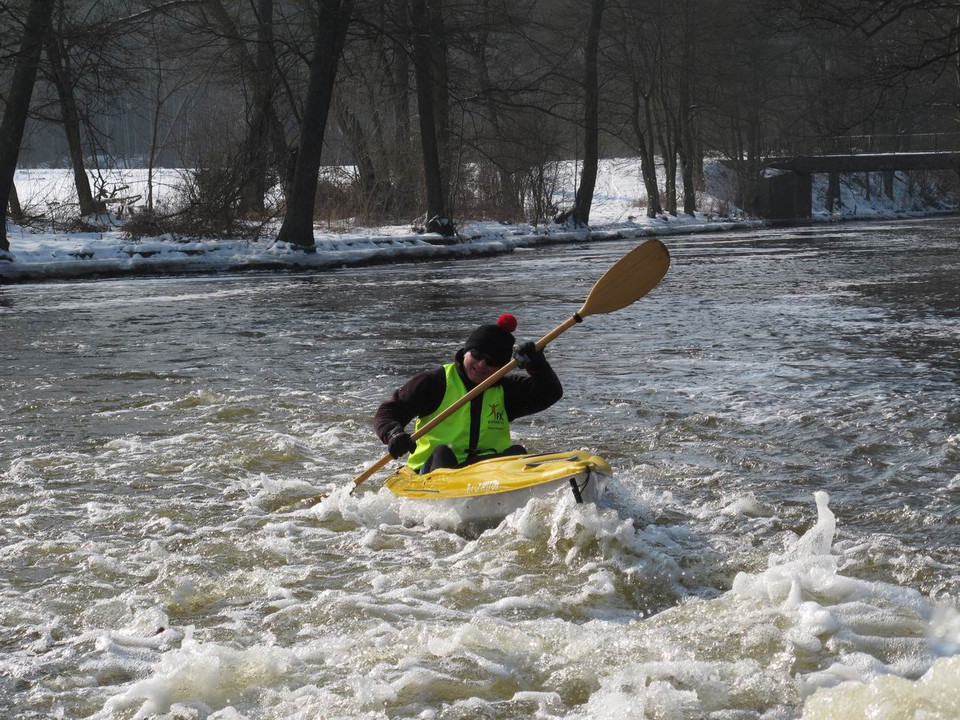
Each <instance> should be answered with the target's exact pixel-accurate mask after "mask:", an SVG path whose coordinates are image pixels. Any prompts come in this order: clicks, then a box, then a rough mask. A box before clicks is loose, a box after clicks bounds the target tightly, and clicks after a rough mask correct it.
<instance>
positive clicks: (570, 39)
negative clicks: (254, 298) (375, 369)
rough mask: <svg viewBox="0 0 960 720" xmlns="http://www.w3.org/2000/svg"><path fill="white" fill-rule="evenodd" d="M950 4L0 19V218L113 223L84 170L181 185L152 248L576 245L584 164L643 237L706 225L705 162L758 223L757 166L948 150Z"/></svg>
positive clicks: (528, 6) (46, 6) (631, 1)
mask: <svg viewBox="0 0 960 720" xmlns="http://www.w3.org/2000/svg"><path fill="white" fill-rule="evenodd" d="M954 5H955V4H954V3H942V2H934V1H933V0H931V1H929V2H924V1H923V0H911V1H909V2H908V1H907V0H470V1H469V2H466V1H464V0H244V2H229V1H228V0H0V93H2V103H3V104H2V109H3V120H2V127H0V205H2V211H3V213H4V220H5V218H6V213H7V212H8V211H9V212H10V214H11V217H12V218H13V219H14V220H22V219H23V218H22V213H23V209H22V208H21V207H20V205H19V203H18V201H17V193H16V188H15V186H14V184H13V176H14V170H15V168H16V166H17V164H18V162H19V165H20V166H22V167H30V166H41V165H47V166H57V167H70V168H72V169H73V170H74V177H75V181H76V187H77V197H78V201H79V216H90V215H95V214H97V213H99V212H102V211H103V210H104V205H103V202H104V197H103V196H104V189H103V188H102V187H98V183H97V182H96V180H95V181H94V184H93V186H92V187H91V182H90V178H91V177H93V178H94V179H96V177H97V171H98V170H103V169H110V168H113V167H145V168H148V170H149V171H151V172H152V171H153V170H154V169H156V168H158V167H163V166H165V167H181V168H190V169H191V170H192V172H191V173H190V177H189V181H188V183H187V185H188V187H187V189H186V192H185V193H184V195H183V200H182V203H181V205H180V206H178V207H176V208H160V207H155V203H154V199H153V195H152V192H149V191H148V194H147V197H146V198H144V199H143V205H142V207H141V209H140V211H139V215H138V218H137V221H138V222H140V223H141V224H142V226H143V227H145V228H148V229H149V228H151V227H156V228H158V229H159V228H161V227H162V226H163V224H164V223H165V222H166V223H170V222H174V221H175V222H177V223H181V227H185V228H187V230H188V231H190V232H194V233H209V234H216V233H217V232H222V231H227V230H229V231H231V232H236V229H237V228H238V227H240V226H242V225H243V224H244V223H256V222H257V221H262V220H264V219H265V218H272V217H277V218H282V219H283V222H282V226H281V229H280V232H279V237H280V239H282V240H288V241H290V242H292V243H295V244H298V245H301V246H304V247H310V246H312V244H313V222H314V220H315V219H317V218H331V217H354V218H361V219H364V220H366V221H370V222H377V221H386V220H404V221H409V220H410V219H412V218H416V217H419V218H421V221H420V222H421V224H422V225H423V226H424V227H426V228H427V229H428V230H431V231H437V232H440V233H443V234H452V233H453V230H454V227H455V223H454V219H455V218H458V217H461V218H462V217H490V218H497V219H501V220H505V221H517V220H521V219H526V220H529V221H534V222H542V221H549V220H558V221H568V222H573V223H576V224H586V223H588V222H589V217H590V205H591V202H592V195H593V188H594V183H595V180H596V172H597V162H598V159H599V158H601V157H604V156H618V155H619V156H623V155H629V156H638V157H639V158H640V159H641V166H642V171H643V180H644V183H645V187H646V189H647V196H648V205H647V212H648V214H649V215H650V216H655V215H657V214H660V213H662V212H669V213H678V212H693V211H694V209H695V208H696V202H697V190H698V188H701V187H702V182H703V174H702V173H703V161H704V158H705V157H721V158H725V159H727V160H730V161H732V164H733V166H734V167H736V168H737V177H738V182H739V191H738V197H737V198H736V202H737V204H738V205H740V206H741V207H744V208H746V209H748V210H749V209H751V206H752V203H753V198H754V197H755V185H756V183H757V180H758V178H759V176H760V171H761V168H762V163H763V159H764V158H765V157H767V156H769V155H770V154H773V153H782V152H790V151H791V150H792V149H795V148H797V147H802V144H803V143H804V142H806V141H809V140H810V139H811V138H819V137H825V136H835V135H861V134H862V135H876V134H903V133H925V132H945V131H952V130H953V129H954V124H955V122H956V121H957V118H958V116H957V106H958V100H960V70H958V67H960V64H958V37H960V25H958V23H960V20H958V14H957V11H956V8H955V7H954ZM569 159H575V160H578V161H579V163H578V167H579V168H580V177H579V181H578V191H577V194H576V199H575V201H574V203H573V204H572V205H571V207H567V208H557V207H554V206H553V205H552V198H553V190H554V189H555V187H556V183H557V167H558V166H557V161H559V160H569ZM345 164H347V165H350V166H353V167H354V168H355V171H354V172H353V173H352V174H351V175H349V177H347V178H331V177H329V175H328V174H327V173H326V172H321V170H322V168H324V167H334V166H341V165H345ZM658 168H659V169H660V171H661V178H663V177H665V180H661V182H658V180H657V177H658V176H657V169H658ZM278 189H279V192H278ZM5 228H6V222H4V223H2V224H0V232H2V233H3V234H2V236H0V250H8V249H9V247H8V244H7V241H6V230H5Z"/></svg>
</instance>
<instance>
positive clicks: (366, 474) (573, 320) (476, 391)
mask: <svg viewBox="0 0 960 720" xmlns="http://www.w3.org/2000/svg"><path fill="white" fill-rule="evenodd" d="M581 321H582V319H581V318H580V315H579V314H575V315H572V316H571V317H569V318H567V319H566V320H564V321H563V322H562V323H560V324H559V325H558V326H557V327H555V328H554V329H553V330H551V331H550V332H549V333H547V334H546V335H544V336H543V337H542V338H540V339H539V340H537V350H543V348H545V347H546V346H547V345H548V344H549V343H551V342H553V341H554V340H555V339H556V338H557V337H558V336H559V335H561V334H562V333H563V332H565V331H567V330H569V329H570V328H571V327H573V326H574V325H576V324H577V323H578V322H581ZM516 366H517V361H516V360H510V362H508V363H507V364H506V365H504V366H503V367H502V368H500V369H499V370H497V371H496V372H495V373H494V374H493V375H491V376H490V377H488V378H487V379H486V380H484V381H483V382H482V383H480V384H479V385H477V386H476V387H475V388H473V390H471V391H470V392H468V393H467V394H466V395H464V396H463V397H461V398H460V399H459V400H457V401H456V402H455V403H454V404H453V405H451V406H450V407H448V408H447V409H446V410H444V411H443V412H442V413H440V414H439V415H437V416H436V417H435V418H434V419H433V420H431V421H430V422H428V423H426V424H424V425H423V427H421V428H420V429H419V430H417V431H416V432H415V433H412V434H411V435H410V437H411V438H412V439H413V440H417V439H418V438H420V437H422V436H424V435H426V434H427V433H428V432H430V431H431V430H433V428H435V427H436V426H437V425H439V424H440V423H442V422H443V421H444V420H446V419H447V418H448V417H450V416H451V415H453V413H455V412H456V411H457V410H459V409H460V408H462V407H463V406H464V405H466V404H467V403H468V402H470V401H471V400H473V399H474V398H475V397H477V396H478V395H481V394H482V393H483V392H484V391H485V390H486V389H487V388H489V387H490V386H491V385H493V384H494V383H496V382H497V381H498V380H499V379H500V378H502V377H503V376H504V375H506V374H507V373H508V372H510V371H511V370H513V369H514V368H515V367H516ZM393 459H394V457H393V455H391V454H390V453H387V454H386V455H384V456H383V457H382V458H380V459H379V460H377V461H376V462H375V463H374V464H373V465H371V466H370V467H368V468H367V469H366V470H364V471H363V472H362V473H360V475H358V476H357V477H356V478H354V480H353V484H354V490H355V489H356V486H358V485H360V484H361V483H363V482H364V481H366V480H369V479H370V477H371V476H373V475H374V474H376V473H377V472H379V471H380V470H382V469H383V468H385V467H386V466H387V465H388V464H389V463H390V461H391V460H393ZM351 492H352V491H351Z"/></svg>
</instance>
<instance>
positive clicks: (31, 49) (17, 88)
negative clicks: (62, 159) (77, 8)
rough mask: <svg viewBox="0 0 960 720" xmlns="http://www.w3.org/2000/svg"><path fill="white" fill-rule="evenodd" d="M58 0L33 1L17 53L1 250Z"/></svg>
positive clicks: (3, 127)
mask: <svg viewBox="0 0 960 720" xmlns="http://www.w3.org/2000/svg"><path fill="white" fill-rule="evenodd" d="M53 6H54V0H31V2H30V8H29V11H28V13H27V18H26V22H25V23H24V25H23V33H22V36H21V41H20V49H19V51H18V53H17V62H16V67H15V68H14V72H13V80H12V82H11V84H10V92H9V93H8V95H7V102H6V107H5V108H4V113H3V120H2V121H0V252H5V253H6V252H9V251H10V242H9V241H8V240H7V207H8V204H9V199H10V189H11V188H12V187H13V175H14V173H15V172H16V170H17V157H18V156H19V154H20V143H21V142H22V140H23V129H24V127H25V125H26V122H27V113H28V112H29V110H30V97H31V96H32V95H33V84H34V81H35V80H36V77H37V66H38V65H39V63H40V53H41V51H42V49H43V42H44V38H45V36H46V34H47V32H48V31H49V29H50V20H51V17H52V16H53Z"/></svg>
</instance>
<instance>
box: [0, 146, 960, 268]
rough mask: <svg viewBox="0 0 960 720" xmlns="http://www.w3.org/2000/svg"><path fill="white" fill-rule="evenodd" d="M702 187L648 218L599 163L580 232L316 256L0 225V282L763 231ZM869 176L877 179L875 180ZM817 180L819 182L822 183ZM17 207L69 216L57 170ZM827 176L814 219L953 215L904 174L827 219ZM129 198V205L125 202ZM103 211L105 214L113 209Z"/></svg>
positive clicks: (136, 185) (520, 228)
mask: <svg viewBox="0 0 960 720" xmlns="http://www.w3.org/2000/svg"><path fill="white" fill-rule="evenodd" d="M708 170H709V171H708V173H707V178H706V181H707V182H706V189H705V191H704V192H703V193H702V194H701V195H700V198H699V206H700V207H701V208H704V211H703V212H698V213H697V214H696V215H694V216H689V215H684V214H680V215H678V216H670V215H666V214H664V215H661V216H660V217H657V218H648V217H646V215H645V212H646V197H645V195H644V190H643V184H642V182H641V180H640V174H639V168H638V163H637V161H636V160H635V159H632V158H626V159H611V160H605V161H604V162H603V163H602V165H601V169H600V175H599V178H598V185H597V191H596V194H595V199H594V206H593V210H592V212H591V229H590V230H587V229H573V228H568V227H561V226H556V225H546V226H532V225H505V224H502V223H498V222H494V221H461V225H460V227H459V237H458V242H456V243H454V244H449V245H443V244H439V243H440V240H441V239H440V238H439V236H431V235H429V234H419V233H416V232H413V231H412V230H411V228H410V227H409V226H390V227H378V228H353V227H349V226H344V227H341V228H337V229H336V230H333V229H331V230H329V231H325V230H323V229H321V228H318V230H317V233H316V235H315V237H316V251H315V252H312V253H304V252H303V251H302V250H300V249H298V248H295V247H293V246H290V245H287V244H285V243H277V242H276V240H275V239H274V236H275V230H274V231H273V232H272V233H271V232H270V231H269V230H268V231H267V232H266V233H265V234H264V235H263V236H262V237H261V238H260V239H258V240H250V239H233V240H229V239H228V240H222V239H208V238H201V239H196V238H182V237H174V236H173V235H164V236H161V237H156V238H147V239H142V240H134V239H131V237H130V236H129V234H128V233H126V232H125V231H124V228H123V220H122V219H120V218H117V217H116V216H111V217H109V218H102V220H103V228H104V229H102V230H98V231H95V232H61V231H51V230H49V229H34V228H27V227H20V226H16V225H12V224H8V227H7V237H8V240H9V242H10V253H9V254H8V255H5V256H0V282H18V281H38V280H52V279H69V278H80V277H92V276H111V275H130V274H141V275H153V274H167V273H212V272H238V271H250V270H261V271H298V270H307V271H309V270H320V269H324V268H330V267H342V266H350V265H363V264H377V263H387V262H415V261H423V260H432V259H439V258H460V257H475V256H479V255H490V254H498V253H504V252H511V251H512V250H513V249H515V248H517V247H530V246H534V245H542V244H551V243H566V242H588V241H600V240H609V239H620V238H630V237H637V238H642V237H647V236H669V235H676V234H691V233H700V232H715V231H724V230H731V229H737V228H745V227H751V226H757V225H759V224H762V223H761V221H758V220H755V219H749V218H745V217H743V216H742V215H741V214H740V213H739V212H738V210H737V209H736V208H735V207H734V206H733V205H732V204H731V203H730V202H729V201H728V200H726V199H725V198H729V197H730V196H731V195H732V183H733V179H732V173H730V171H728V170H726V169H725V168H723V166H722V165H720V164H719V163H713V164H710V165H709V166H708ZM178 174H179V173H178V171H173V170H168V171H161V172H160V173H159V175H158V176H157V177H156V178H155V182H156V184H155V188H154V193H155V196H158V198H159V201H161V202H162V201H164V199H165V198H167V199H168V198H170V197H171V196H172V194H173V193H175V192H176V191H175V187H176V180H177V177H178ZM561 180H562V181H561V183H560V189H559V190H558V191H557V193H556V196H555V201H556V205H557V206H558V207H565V206H568V205H569V204H570V202H571V201H572V197H573V193H574V188H575V181H576V170H575V167H574V166H573V165H572V164H571V165H570V167H569V168H568V169H567V171H566V172H565V173H564V174H563V176H562V178H561ZM876 180H877V181H879V178H876ZM821 181H822V182H821ZM16 183H17V188H18V190H19V192H20V195H21V202H22V204H23V205H24V206H25V207H26V208H31V207H32V208H35V209H37V210H45V211H46V213H47V214H54V213H55V212H58V211H59V212H69V207H70V203H71V202H72V200H73V198H72V195H71V193H72V186H71V175H70V171H68V170H21V171H19V172H18V173H17V177H16ZM825 185H826V178H815V181H814V191H813V196H814V217H813V219H812V220H813V221H832V220H838V219H878V218H896V217H909V216H918V215H929V214H938V213H943V212H950V211H954V210H956V204H955V203H952V202H950V203H940V204H934V203H931V202H929V201H926V200H924V199H923V198H922V197H921V196H920V195H917V194H916V193H915V192H912V191H915V188H911V187H910V186H909V183H908V182H907V181H906V179H905V178H900V177H898V182H897V183H895V186H894V198H893V199H892V200H891V199H889V198H887V197H885V196H884V195H883V194H882V193H881V192H879V190H878V189H877V188H874V189H873V192H871V193H869V194H870V199H867V192H866V188H865V187H864V185H863V182H862V178H858V179H857V180H856V181H854V180H852V179H851V178H845V182H844V183H843V186H842V197H843V203H842V206H841V207H840V208H838V209H837V210H836V211H835V212H833V213H829V214H828V213H827V212H826V210H825V209H824V202H823V201H824V198H825V196H826V187H825ZM145 187H146V171H144V170H122V171H114V173H113V174H112V175H111V176H110V179H109V182H108V184H107V185H106V189H110V188H112V189H113V190H116V189H121V193H120V194H121V196H122V197H126V198H137V197H138V196H139V197H143V196H144V195H145V192H146V190H145ZM131 202H132V203H135V202H136V201H135V200H132V201H131ZM111 207H113V208H116V207H118V205H117V204H116V203H114V204H112V205H111Z"/></svg>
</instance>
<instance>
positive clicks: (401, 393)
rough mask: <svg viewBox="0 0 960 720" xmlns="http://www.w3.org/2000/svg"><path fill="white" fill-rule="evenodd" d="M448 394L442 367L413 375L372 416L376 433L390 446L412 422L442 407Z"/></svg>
mask: <svg viewBox="0 0 960 720" xmlns="http://www.w3.org/2000/svg"><path fill="white" fill-rule="evenodd" d="M445 390H446V380H445V378H444V372H443V368H442V367H441V368H436V369H434V370H424V371H423V372H421V373H418V374H417V375H414V376H413V377H412V378H410V379H409V380H408V381H407V382H405V383H404V384H403V385H401V386H400V387H399V388H397V389H396V390H394V391H393V394H392V395H391V396H390V399H389V400H387V401H386V402H384V403H383V404H382V405H381V406H380V407H379V408H377V412H376V414H375V415H374V416H373V429H374V431H375V432H376V433H377V437H379V438H380V441H381V442H382V443H384V444H385V445H386V444H387V443H389V442H390V436H391V435H392V434H393V433H395V432H398V431H402V430H404V429H405V428H406V426H407V425H408V424H409V423H410V421H411V420H413V419H414V418H417V417H423V416H425V415H429V414H430V413H432V412H434V411H435V410H436V409H437V408H438V407H440V403H441V402H442V401H443V393H444V391H445Z"/></svg>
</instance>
